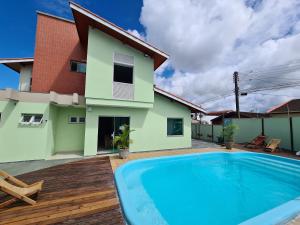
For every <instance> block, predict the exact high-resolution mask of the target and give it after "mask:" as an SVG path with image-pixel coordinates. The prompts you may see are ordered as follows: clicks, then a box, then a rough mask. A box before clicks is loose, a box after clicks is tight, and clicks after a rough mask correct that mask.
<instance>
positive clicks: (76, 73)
mask: <svg viewBox="0 0 300 225" xmlns="http://www.w3.org/2000/svg"><path fill="white" fill-rule="evenodd" d="M70 8H71V10H72V13H73V17H74V21H70V20H67V19H64V18H59V17H56V16H53V15H49V14H46V13H41V12H38V17H37V29H36V40H35V52H34V57H31V58H7V59H0V63H1V64H3V65H5V66H7V67H9V68H11V69H12V70H14V71H16V72H18V73H19V76H20V79H19V90H12V89H9V88H8V89H5V90H0V113H1V114H0V115H1V119H0V162H11V161H22V160H38V159H51V158H53V157H54V156H55V155H65V154H74V153H76V154H81V155H84V156H90V155H97V154H103V153H111V152H117V149H116V146H114V145H113V138H114V136H115V135H116V134H118V133H119V132H120V126H121V125H124V124H127V125H129V126H130V129H134V130H135V131H134V132H132V133H131V136H130V138H131V139H132V140H133V143H132V144H131V145H130V147H129V149H130V151H131V152H138V151H154V150H163V149H178V148H189V147H191V112H205V111H204V110H203V109H202V108H201V107H199V106H197V105H194V104H192V103H191V102H188V101H186V100H184V99H182V98H180V97H178V96H175V95H173V94H171V93H169V92H166V91H164V90H162V89H160V88H158V87H156V86H155V85H154V71H155V70H156V69H157V68H158V67H159V66H160V65H161V64H162V63H163V62H164V61H165V60H167V58H168V55H167V54H166V53H164V52H162V51H160V50H158V49H157V48H155V47H153V46H151V45H149V44H148V43H146V42H144V41H143V40H140V39H138V38H136V37H135V36H132V35H131V34H129V33H128V32H126V31H125V30H123V29H122V28H120V27H117V26H116V25H114V24H112V23H110V22H109V21H106V20H105V19H103V18H101V17H99V16H97V15H95V14H93V13H92V12H90V11H88V10H86V9H84V8H82V7H81V6H79V5H77V4H74V3H70Z"/></svg>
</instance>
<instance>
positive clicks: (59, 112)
mask: <svg viewBox="0 0 300 225" xmlns="http://www.w3.org/2000/svg"><path fill="white" fill-rule="evenodd" d="M0 113H1V121H0V162H13V161H25V160H39V159H48V158H49V157H50V156H52V155H53V154H56V153H62V152H78V151H80V152H83V148H84V131H85V124H69V123H68V118H69V115H74V116H85V108H74V107H57V106H55V105H51V104H47V103H29V102H15V101H0ZM23 113H28V114H43V115H44V122H43V123H42V124H41V125H21V124H19V121H20V120H21V115H22V114H23Z"/></svg>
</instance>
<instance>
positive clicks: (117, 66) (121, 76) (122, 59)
mask: <svg viewBox="0 0 300 225" xmlns="http://www.w3.org/2000/svg"><path fill="white" fill-rule="evenodd" d="M133 66H134V58H133V56H130V55H125V54H121V53H116V52H115V53H114V82H120V83H128V84H132V83H133Z"/></svg>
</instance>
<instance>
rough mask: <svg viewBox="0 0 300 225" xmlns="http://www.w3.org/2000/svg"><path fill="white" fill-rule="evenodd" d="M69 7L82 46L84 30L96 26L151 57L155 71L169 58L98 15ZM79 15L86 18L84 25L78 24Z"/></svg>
mask: <svg viewBox="0 0 300 225" xmlns="http://www.w3.org/2000/svg"><path fill="white" fill-rule="evenodd" d="M70 7H71V9H72V13H73V17H74V20H75V24H76V28H77V32H78V36H79V39H80V41H81V42H82V44H83V45H84V46H86V45H87V37H86V36H87V35H88V32H87V30H86V29H88V27H87V26H92V27H96V28H97V26H98V29H100V30H101V31H103V32H105V33H107V34H109V35H111V36H113V37H114V38H116V39H118V40H120V41H122V42H123V43H125V44H128V45H129V46H131V47H133V48H136V49H138V50H140V51H142V52H144V53H145V54H147V55H149V56H150V57H152V58H153V59H154V69H157V68H158V67H159V66H160V65H161V64H162V63H164V62H165V61H166V60H167V59H168V58H169V56H168V55H167V54H166V53H164V52H162V51H161V50H159V49H157V48H155V47H153V46H151V45H150V44H148V43H146V42H144V41H143V40H141V39H139V38H137V37H135V36H133V35H132V34H130V33H128V32H127V31H125V30H123V29H122V28H120V27H118V26H116V25H115V24H113V23H111V22H109V21H107V20H105V19H103V18H101V17H99V16H98V15H96V14H94V13H92V12H90V11H89V10H87V9H85V8H83V7H81V6H80V5H78V4H76V3H73V2H70ZM79 14H81V15H83V16H85V17H86V18H87V20H86V21H85V23H84V24H83V23H81V24H80V21H79V19H78V17H79ZM101 28H102V29H101ZM83 29H85V30H83Z"/></svg>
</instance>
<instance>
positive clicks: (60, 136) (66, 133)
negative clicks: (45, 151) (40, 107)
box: [55, 107, 85, 153]
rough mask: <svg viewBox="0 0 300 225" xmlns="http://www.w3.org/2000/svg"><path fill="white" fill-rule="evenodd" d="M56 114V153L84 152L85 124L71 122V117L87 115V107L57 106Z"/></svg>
mask: <svg viewBox="0 0 300 225" xmlns="http://www.w3.org/2000/svg"><path fill="white" fill-rule="evenodd" d="M56 114H57V115H56V128H55V130H56V132H55V153H63V152H82V151H83V148H84V131H85V124H83V123H76V124H71V123H69V117H70V116H82V117H85V108H75V107H57V109H56Z"/></svg>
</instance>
